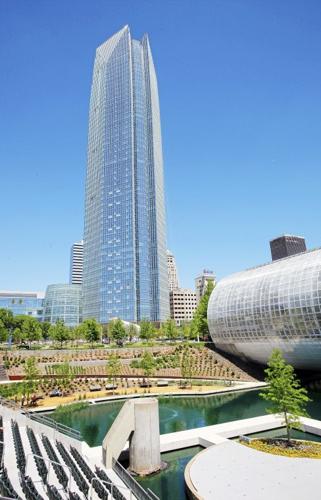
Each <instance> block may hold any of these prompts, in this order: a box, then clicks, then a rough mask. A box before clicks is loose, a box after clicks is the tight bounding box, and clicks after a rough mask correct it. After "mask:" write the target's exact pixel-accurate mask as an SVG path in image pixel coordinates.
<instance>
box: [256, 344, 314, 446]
mask: <svg viewBox="0 0 321 500" xmlns="http://www.w3.org/2000/svg"><path fill="white" fill-rule="evenodd" d="M265 374H266V378H265V381H266V383H267V384H268V386H267V387H266V388H265V389H263V391H262V392H261V393H260V396H261V397H262V398H263V399H265V400H266V401H269V402H270V403H271V406H270V407H269V408H267V411H268V412H269V413H279V414H282V415H283V417H284V424H285V426H286V432H287V439H288V443H290V437H291V436H290V431H291V429H292V428H293V427H296V428H298V427H299V428H300V426H301V424H300V418H299V417H300V416H304V417H307V416H308V413H307V411H306V405H307V403H308V401H310V398H309V397H308V394H307V390H306V389H304V387H301V384H300V381H299V379H298V378H297V377H296V375H295V373H294V369H293V367H292V366H291V365H289V364H287V363H286V362H285V360H284V358H283V356H282V353H281V351H280V350H279V349H274V350H273V352H272V354H271V356H270V359H269V361H268V367H267V368H266V370H265Z"/></svg>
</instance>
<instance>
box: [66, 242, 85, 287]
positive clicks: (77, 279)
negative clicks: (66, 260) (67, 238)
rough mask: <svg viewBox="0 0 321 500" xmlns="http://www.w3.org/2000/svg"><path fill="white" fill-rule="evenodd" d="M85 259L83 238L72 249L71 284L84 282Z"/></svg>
mask: <svg viewBox="0 0 321 500" xmlns="http://www.w3.org/2000/svg"><path fill="white" fill-rule="evenodd" d="M83 260H84V242H83V240H81V241H77V242H76V243H74V244H73V245H72V247H71V251H70V274H69V283H70V284H71V285H81V284H82V274H83Z"/></svg>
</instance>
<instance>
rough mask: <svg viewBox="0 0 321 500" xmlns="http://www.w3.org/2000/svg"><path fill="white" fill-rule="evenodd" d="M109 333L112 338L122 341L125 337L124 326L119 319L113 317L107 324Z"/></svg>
mask: <svg viewBox="0 0 321 500" xmlns="http://www.w3.org/2000/svg"><path fill="white" fill-rule="evenodd" d="M108 332H109V335H110V336H111V338H112V339H113V340H115V341H116V342H117V341H123V340H124V339H125V338H126V337H127V333H126V328H125V326H124V323H123V322H122V320H121V319H114V320H113V321H111V322H110V323H109V326H108Z"/></svg>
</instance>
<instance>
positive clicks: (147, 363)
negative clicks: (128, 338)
mask: <svg viewBox="0 0 321 500" xmlns="http://www.w3.org/2000/svg"><path fill="white" fill-rule="evenodd" d="M140 368H142V369H143V371H144V375H145V377H151V376H152V375H153V373H154V372H155V369H156V361H155V359H154V358H153V356H152V354H151V353H150V352H148V351H145V352H144V354H143V356H142V359H141V362H140Z"/></svg>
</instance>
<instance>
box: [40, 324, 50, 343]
mask: <svg viewBox="0 0 321 500" xmlns="http://www.w3.org/2000/svg"><path fill="white" fill-rule="evenodd" d="M50 326H51V325H50V323H49V322H48V321H43V322H42V323H40V328H41V332H42V338H43V339H44V340H47V339H48V338H49V330H50Z"/></svg>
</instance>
